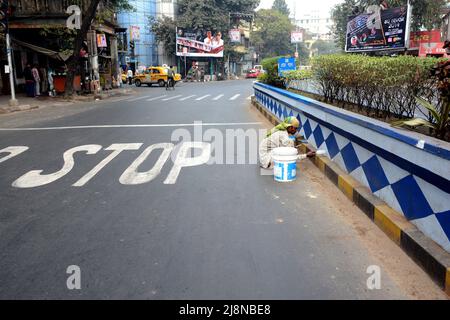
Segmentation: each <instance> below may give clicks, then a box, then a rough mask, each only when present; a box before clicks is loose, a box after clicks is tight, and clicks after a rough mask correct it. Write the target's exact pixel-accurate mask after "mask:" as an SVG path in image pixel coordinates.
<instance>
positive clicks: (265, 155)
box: [259, 117, 315, 169]
mask: <svg viewBox="0 0 450 320" xmlns="http://www.w3.org/2000/svg"><path fill="white" fill-rule="evenodd" d="M299 126H300V122H299V121H298V119H297V118H296V117H287V118H286V119H284V121H283V122H282V123H280V124H279V125H277V126H276V127H274V128H272V130H270V131H269V133H268V134H267V136H266V138H265V139H264V140H263V141H262V142H261V144H260V146H259V162H260V164H261V167H262V168H265V169H268V168H270V167H271V166H273V163H272V162H273V161H272V152H273V149H275V148H279V147H292V148H293V147H295V135H296V134H297V129H298V127H299ZM314 155H315V152H313V151H311V152H309V153H308V154H307V156H308V157H313V156H314Z"/></svg>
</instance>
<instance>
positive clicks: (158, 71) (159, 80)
mask: <svg viewBox="0 0 450 320" xmlns="http://www.w3.org/2000/svg"><path fill="white" fill-rule="evenodd" d="M167 71H168V68H165V67H149V68H147V69H146V70H145V72H144V73H141V74H138V75H136V76H135V77H134V84H135V85H136V87H140V86H141V85H142V84H146V85H148V86H149V87H150V86H151V85H152V84H158V85H159V86H160V87H164V86H165V85H166V82H167ZM174 80H175V83H176V82H178V81H181V74H179V73H175V77H174Z"/></svg>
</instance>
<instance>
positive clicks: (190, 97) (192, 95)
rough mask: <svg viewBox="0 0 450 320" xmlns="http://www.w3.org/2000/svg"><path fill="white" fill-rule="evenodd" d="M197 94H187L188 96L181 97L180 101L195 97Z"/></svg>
mask: <svg viewBox="0 0 450 320" xmlns="http://www.w3.org/2000/svg"><path fill="white" fill-rule="evenodd" d="M195 96H196V95H195V94H193V95H191V96H187V97H184V98H181V99H179V100H178V101H184V100H187V99H190V98H193V97H195Z"/></svg>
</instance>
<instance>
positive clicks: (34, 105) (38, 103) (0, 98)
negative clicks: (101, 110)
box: [0, 88, 134, 114]
mask: <svg viewBox="0 0 450 320" xmlns="http://www.w3.org/2000/svg"><path fill="white" fill-rule="evenodd" d="M133 93H134V90H133V89H130V88H117V89H112V90H107V91H102V92H101V93H100V94H87V95H74V96H73V97H71V98H64V96H62V95H61V96H57V97H50V96H40V97H36V98H30V97H27V96H26V95H25V93H19V94H17V95H16V99H17V100H18V101H19V105H18V106H10V105H9V100H10V99H11V96H9V95H0V114H5V113H11V112H17V111H25V110H31V109H38V108H45V107H49V106H61V105H68V104H73V103H79V102H89V101H95V100H103V99H108V98H111V97H118V96H124V95H131V94H133Z"/></svg>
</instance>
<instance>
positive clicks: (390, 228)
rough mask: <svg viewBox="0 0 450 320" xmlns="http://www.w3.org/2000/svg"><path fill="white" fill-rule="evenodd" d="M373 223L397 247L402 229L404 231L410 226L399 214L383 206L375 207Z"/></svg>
mask: <svg viewBox="0 0 450 320" xmlns="http://www.w3.org/2000/svg"><path fill="white" fill-rule="evenodd" d="M374 222H375V224H376V225H377V226H378V227H379V228H380V229H381V230H383V231H384V233H386V234H387V235H388V236H389V238H391V239H392V240H393V241H395V242H396V243H397V244H398V245H400V239H401V234H402V229H403V230H405V229H407V228H409V227H410V226H411V225H410V224H409V222H408V221H407V220H406V219H405V218H404V217H403V216H402V215H401V214H400V213H398V212H396V211H395V210H394V209H392V208H390V207H389V206H387V205H385V204H383V205H380V206H376V207H375V214H374Z"/></svg>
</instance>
